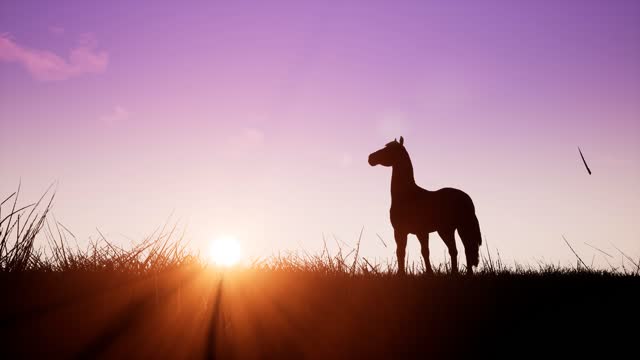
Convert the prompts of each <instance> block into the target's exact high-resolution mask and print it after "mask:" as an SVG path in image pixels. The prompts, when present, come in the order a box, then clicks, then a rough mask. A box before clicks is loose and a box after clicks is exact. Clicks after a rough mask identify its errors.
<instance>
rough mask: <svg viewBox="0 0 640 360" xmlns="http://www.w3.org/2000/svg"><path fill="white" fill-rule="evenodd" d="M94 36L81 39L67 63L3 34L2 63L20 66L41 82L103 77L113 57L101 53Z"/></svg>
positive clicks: (60, 58) (0, 43)
mask: <svg viewBox="0 0 640 360" xmlns="http://www.w3.org/2000/svg"><path fill="white" fill-rule="evenodd" d="M96 48H97V41H96V39H95V37H94V36H93V35H91V34H84V35H82V36H81V37H80V39H79V41H78V45H77V46H76V47H75V48H73V49H71V51H70V52H69V58H68V59H64V58H62V57H60V56H59V55H57V54H55V53H53V52H51V51H48V50H39V49H32V48H29V47H26V46H23V45H20V44H18V43H17V42H15V41H14V40H13V39H12V38H11V37H10V36H9V35H8V34H0V61H4V62H17V63H19V64H20V65H22V66H23V67H24V68H25V69H26V70H27V71H28V72H29V74H31V76H33V78H34V79H36V80H39V81H57V80H65V79H68V78H71V77H75V76H79V75H82V74H88V73H101V72H103V71H105V69H106V68H107V64H108V63H109V54H108V53H107V52H106V51H98V50H97V49H96Z"/></svg>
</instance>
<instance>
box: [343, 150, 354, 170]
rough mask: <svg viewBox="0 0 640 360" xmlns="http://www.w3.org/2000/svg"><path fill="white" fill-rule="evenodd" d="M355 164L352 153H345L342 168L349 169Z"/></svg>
mask: <svg viewBox="0 0 640 360" xmlns="http://www.w3.org/2000/svg"><path fill="white" fill-rule="evenodd" d="M352 163H353V157H352V156H351V154H350V153H343V154H342V157H341V158H340V167H342V168H348V167H349V166H351V164H352Z"/></svg>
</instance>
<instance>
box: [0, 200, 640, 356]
mask: <svg viewBox="0 0 640 360" xmlns="http://www.w3.org/2000/svg"><path fill="white" fill-rule="evenodd" d="M47 209H48V208H47ZM28 210H29V209H25V210H24V211H28ZM13 211H15V209H14V210H13ZM13 211H11V212H13ZM11 212H7V211H6V210H3V213H2V214H0V221H2V219H6V220H5V221H3V222H2V224H0V241H2V243H0V269H1V270H2V271H0V288H1V289H2V292H1V293H2V295H1V296H0V351H1V354H2V358H38V357H46V358H149V359H156V358H231V359H233V358H274V359H281V358H296V359H297V358H313V359H330V358H350V359H354V358H363V359H372V358H376V359H377V358H385V359H394V358H403V357H408V358H416V357H417V358H428V357H431V358H451V357H456V358H457V357H463V356H464V357H467V356H473V357H479V358H484V357H487V356H495V355H499V356H500V357H504V356H509V357H524V356H525V355H527V356H531V355H540V356H554V355H558V354H559V353H558V351H559V350H558V349H561V350H565V351H568V352H569V353H570V354H571V355H572V356H577V355H578V354H591V353H592V351H595V350H600V351H605V352H607V353H608V354H609V355H611V354H612V352H619V351H625V352H626V351H627V350H628V351H629V352H630V353H633V352H635V351H636V350H635V347H636V341H637V340H636V339H637V334H638V330H637V329H638V325H639V324H640V310H639V309H638V304H639V302H638V300H639V299H640V298H639V297H638V294H639V293H640V276H638V269H637V268H636V267H634V268H627V269H618V270H615V271H614V270H610V271H596V270H591V269H589V268H587V267H586V264H584V266H582V265H581V266H580V267H576V268H573V269H566V268H565V269H562V268H558V267H554V266H541V267H540V268H537V269H525V268H508V267H506V266H504V265H502V264H501V263H500V262H499V261H495V260H493V259H491V258H489V257H484V258H483V261H482V264H481V266H480V268H479V271H478V273H477V274H476V275H474V276H471V277H466V276H463V275H459V276H452V275H449V274H448V273H447V269H446V268H442V267H441V268H440V269H439V270H438V271H436V274H435V275H434V276H430V277H427V276H424V275H421V274H419V273H417V272H416V269H415V268H414V269H413V270H414V272H413V273H409V274H408V275H406V276H397V275H394V274H393V273H392V272H391V270H393V269H389V268H381V266H378V265H375V264H370V263H369V262H367V261H366V260H365V259H361V258H358V257H357V256H355V257H353V259H352V260H351V261H347V259H346V257H345V256H343V255H342V252H339V253H338V254H335V255H330V254H328V253H327V252H325V253H323V254H321V255H318V256H301V257H300V256H295V255H290V256H285V257H276V258H272V259H268V260H266V261H262V262H256V263H254V264H253V265H251V266H249V267H248V268H236V269H230V270H226V271H225V270H222V269H216V268H212V267H211V266H207V265H206V264H203V263H202V262H201V261H200V260H199V259H198V258H197V257H193V256H190V255H188V254H187V253H186V252H185V250H184V247H183V246H182V245H181V242H180V238H179V236H178V237H176V235H175V231H173V230H172V229H171V228H165V229H163V230H160V231H158V232H157V233H156V234H155V235H153V236H152V237H150V238H148V239H146V240H144V241H142V242H141V243H140V244H139V245H137V246H135V247H133V248H131V249H121V248H119V247H117V246H115V245H114V244H111V243H110V242H109V241H107V240H106V239H104V238H103V239H102V240H100V241H98V242H93V243H91V245H90V246H89V247H88V248H87V249H84V250H81V249H79V248H77V247H71V246H69V245H67V244H68V241H67V240H68V239H67V235H65V234H67V233H68V231H67V230H66V229H64V227H62V226H61V225H59V224H58V223H55V222H53V223H48V222H47V219H46V215H47V210H45V211H42V212H40V213H39V214H35V212H34V213H33V214H32V215H33V216H31V217H29V218H30V219H31V220H28V221H25V220H21V221H22V224H20V225H19V226H17V225H15V224H16V223H15V221H16V220H15V219H10V218H9V217H7V214H9V213H11ZM26 215H27V214H24V216H22V219H27V217H26ZM12 224H13V225H12ZM41 231H42V234H43V235H45V237H46V238H47V239H48V242H49V244H50V246H49V248H48V249H47V250H46V251H44V250H42V251H38V250H37V249H35V247H34V246H33V244H34V238H35V235H36V234H37V233H38V232H41ZM356 253H357V251H356ZM514 351H515V352H514Z"/></svg>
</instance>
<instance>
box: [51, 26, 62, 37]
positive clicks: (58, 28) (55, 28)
mask: <svg viewBox="0 0 640 360" xmlns="http://www.w3.org/2000/svg"><path fill="white" fill-rule="evenodd" d="M49 32H51V33H52V34H54V35H62V34H64V28H63V27H62V26H49Z"/></svg>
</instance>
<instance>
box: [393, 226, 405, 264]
mask: <svg viewBox="0 0 640 360" xmlns="http://www.w3.org/2000/svg"><path fill="white" fill-rule="evenodd" d="M393 235H394V237H395V239H396V257H397V258H398V274H404V273H405V271H404V257H405V251H406V247H407V236H408V234H407V233H406V232H403V231H399V230H395V231H394V234H393Z"/></svg>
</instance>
